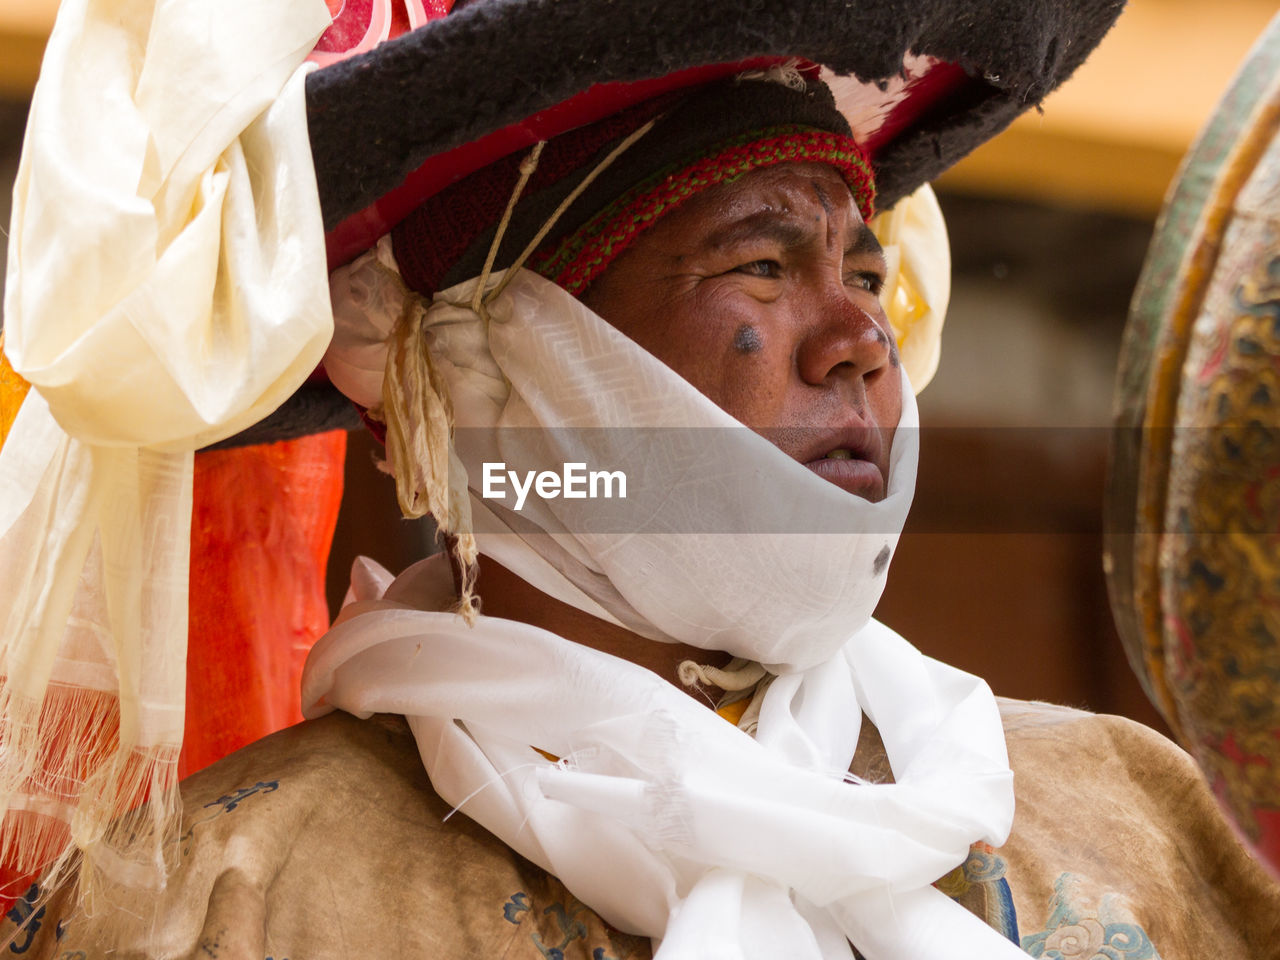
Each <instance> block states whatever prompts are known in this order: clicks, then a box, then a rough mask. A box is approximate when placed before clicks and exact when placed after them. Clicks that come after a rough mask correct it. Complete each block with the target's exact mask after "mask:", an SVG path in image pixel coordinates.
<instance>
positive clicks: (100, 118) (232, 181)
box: [0, 0, 332, 912]
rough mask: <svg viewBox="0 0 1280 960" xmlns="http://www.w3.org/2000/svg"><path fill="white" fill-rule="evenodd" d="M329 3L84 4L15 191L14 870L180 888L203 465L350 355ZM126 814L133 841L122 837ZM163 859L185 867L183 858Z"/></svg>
mask: <svg viewBox="0 0 1280 960" xmlns="http://www.w3.org/2000/svg"><path fill="white" fill-rule="evenodd" d="M328 24H329V15H328V9H327V7H326V5H325V3H324V2H323V0H276V2H271V3H263V2H260V0H218V2H216V3H215V2H212V0H132V2H124V3H121V2H117V0H63V2H62V4H61V6H60V8H59V11H58V17H57V22H56V24H55V26H54V29H53V33H52V35H51V37H50V39H49V43H48V47H47V49H46V53H45V59H44V65H43V68H42V71H41V76H40V80H39V83H38V84H37V87H36V91H35V95H34V99H33V101H32V105H31V113H30V118H29V120H28V126H27V132H26V141H25V144H24V148H23V154H22V160H21V163H20V166H19V169H18V176H17V181H16V183H15V187H14V203H13V216H12V221H11V226H10V234H9V261H8V275H7V281H6V290H5V321H4V322H5V349H6V351H7V354H8V357H9V359H10V361H11V363H12V365H13V367H14V369H15V370H17V372H18V373H19V374H21V375H22V376H23V377H24V378H26V379H27V380H28V381H29V382H30V383H31V384H32V385H33V387H34V389H33V390H31V392H30V393H29V394H28V395H27V398H26V400H25V402H24V404H23V406H22V408H21V410H20V411H19V414H18V416H17V418H16V421H15V423H14V425H13V429H12V431H11V433H10V434H9V436H8V438H7V441H6V442H5V444H4V447H3V449H2V450H0V596H3V597H4V598H5V604H4V609H3V611H2V612H0V678H2V681H0V730H2V731H3V737H4V753H3V757H2V758H0V814H2V817H3V818H2V820H0V862H3V863H4V864H5V865H6V866H7V867H9V868H11V869H16V870H19V871H35V870H39V869H42V868H43V869H44V870H45V881H46V888H52V887H56V885H57V883H58V881H59V878H60V876H61V873H62V871H63V869H64V868H65V867H66V866H67V865H68V863H69V862H70V860H71V858H72V855H76V854H82V855H83V860H84V868H83V869H82V871H81V883H82V892H83V893H85V895H86V897H87V898H88V899H86V900H85V904H86V906H87V907H89V908H91V909H94V908H107V907H108V906H110V904H109V903H107V902H100V903H95V902H94V901H93V898H92V896H91V894H92V892H93V891H94V890H95V889H98V890H105V889H107V888H114V889H115V890H116V891H117V892H120V891H121V889H122V888H123V894H122V895H126V896H127V902H128V903H129V904H130V905H131V909H132V910H133V912H137V910H136V908H137V907H138V906H139V905H140V904H144V903H145V902H146V898H145V897H142V896H140V895H139V889H140V888H143V889H145V888H148V887H152V888H154V887H155V886H157V885H159V884H162V883H163V881H164V869H163V866H164V859H165V857H166V856H168V855H170V854H172V853H173V849H174V845H173V844H166V842H165V841H166V834H167V833H168V831H169V830H170V828H171V827H172V826H173V825H174V824H173V822H172V815H173V800H174V794H175V790H174V787H175V769H176V766H175V765H176V759H177V754H178V750H179V747H180V745H181V741H182V728H183V698H184V692H185V685H186V672H185V654H186V640H187V577H188V568H187V564H188V540H189V528H190V510H191V485H192V451H193V450H195V449H196V448H198V447H200V446H203V445H205V444H207V443H210V442H212V441H216V440H219V439H221V438H224V437H227V436H230V435H232V434H234V433H236V432H237V431H239V430H240V429H242V428H244V427H245V426H247V425H249V424H251V423H253V422H255V421H257V420H259V419H261V418H262V417H263V416H265V415H266V414H267V413H269V412H271V411H272V410H273V409H274V408H275V407H277V406H278V405H279V404H280V403H281V402H283V401H284V400H285V399H286V398H287V397H288V396H289V395H290V394H291V393H292V392H293V391H294V390H296V389H297V387H298V386H299V385H300V384H301V383H302V381H303V380H304V379H305V378H306V376H307V375H308V374H309V373H310V371H311V370H313V369H314V367H315V365H316V364H317V362H318V361H319V359H320V357H321V356H322V354H323V351H324V348H325V346H326V344H327V343H328V339H329V336H330V334H331V331H332V315H331V311H330V308H329V302H328V288H327V269H326V265H325V251H324V235H323V228H322V223H321V217H320V209H319V201H318V197H317V192H316V184H315V175H314V172H313V169H312V165H311V157H310V144H309V141H308V138H307V129H306V116H305V100H304V79H305V71H306V69H307V68H306V67H303V60H304V58H305V57H306V56H307V54H308V52H309V51H310V49H311V47H312V46H313V44H314V43H315V40H316V38H317V37H318V36H319V35H320V33H322V32H323V31H324V29H325V28H326V27H327V26H328ZM126 811H128V813H127V815H123V814H125V813H126ZM166 847H168V850H167V851H166Z"/></svg>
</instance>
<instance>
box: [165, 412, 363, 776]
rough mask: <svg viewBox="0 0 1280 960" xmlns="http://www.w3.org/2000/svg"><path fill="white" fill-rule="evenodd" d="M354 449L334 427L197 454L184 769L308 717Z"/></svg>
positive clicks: (181, 763)
mask: <svg viewBox="0 0 1280 960" xmlns="http://www.w3.org/2000/svg"><path fill="white" fill-rule="evenodd" d="M346 448H347V435H346V433H344V432H342V431H334V432H331V433H323V434H317V435H314V436H309V437H302V438H299V439H297V440H291V441H286V442H281V443H273V444H268V445H263V446H255V447H241V448H237V449H231V450H217V451H211V452H208V453H201V454H197V455H196V471H195V497H194V504H193V507H192V514H191V601H190V610H191V622H190V627H189V630H188V641H187V716H186V730H185V736H184V737H183V745H182V756H181V758H180V760H179V763H178V775H179V776H180V777H185V776H187V775H188V774H191V773H194V772H195V771H197V770H200V769H202V768H204V767H206V766H208V765H209V764H211V763H213V762H214V761H215V760H218V759H220V758H222V757H224V756H226V755H227V754H228V753H231V752H232V751H234V750H238V749H240V748H241V747H243V746H245V745H246V744H249V743H252V742H253V741H254V740H257V739H259V738H260V737H264V736H266V735H267V734H269V733H274V732H275V731H276V730H279V729H281V728H282V727H286V726H289V725H290V724H292V723H297V722H299V721H300V720H301V719H302V713H301V709H300V706H299V701H298V690H299V684H300V679H301V676H302V663H303V661H304V660H305V659H306V655H307V651H308V650H310V649H311V644H312V643H314V642H315V640H316V638H317V637H319V636H320V634H321V633H323V632H324V631H325V630H327V629H328V627H329V608H328V604H327V601H326V599H325V589H324V583H325V567H326V565H327V563H328V558H329V546H330V544H331V543H332V540H333V529H334V524H335V523H336V522H337V518H338V507H339V505H340V503H341V500H342V478H343V474H342V468H343V462H344V460H345V457H346Z"/></svg>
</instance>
